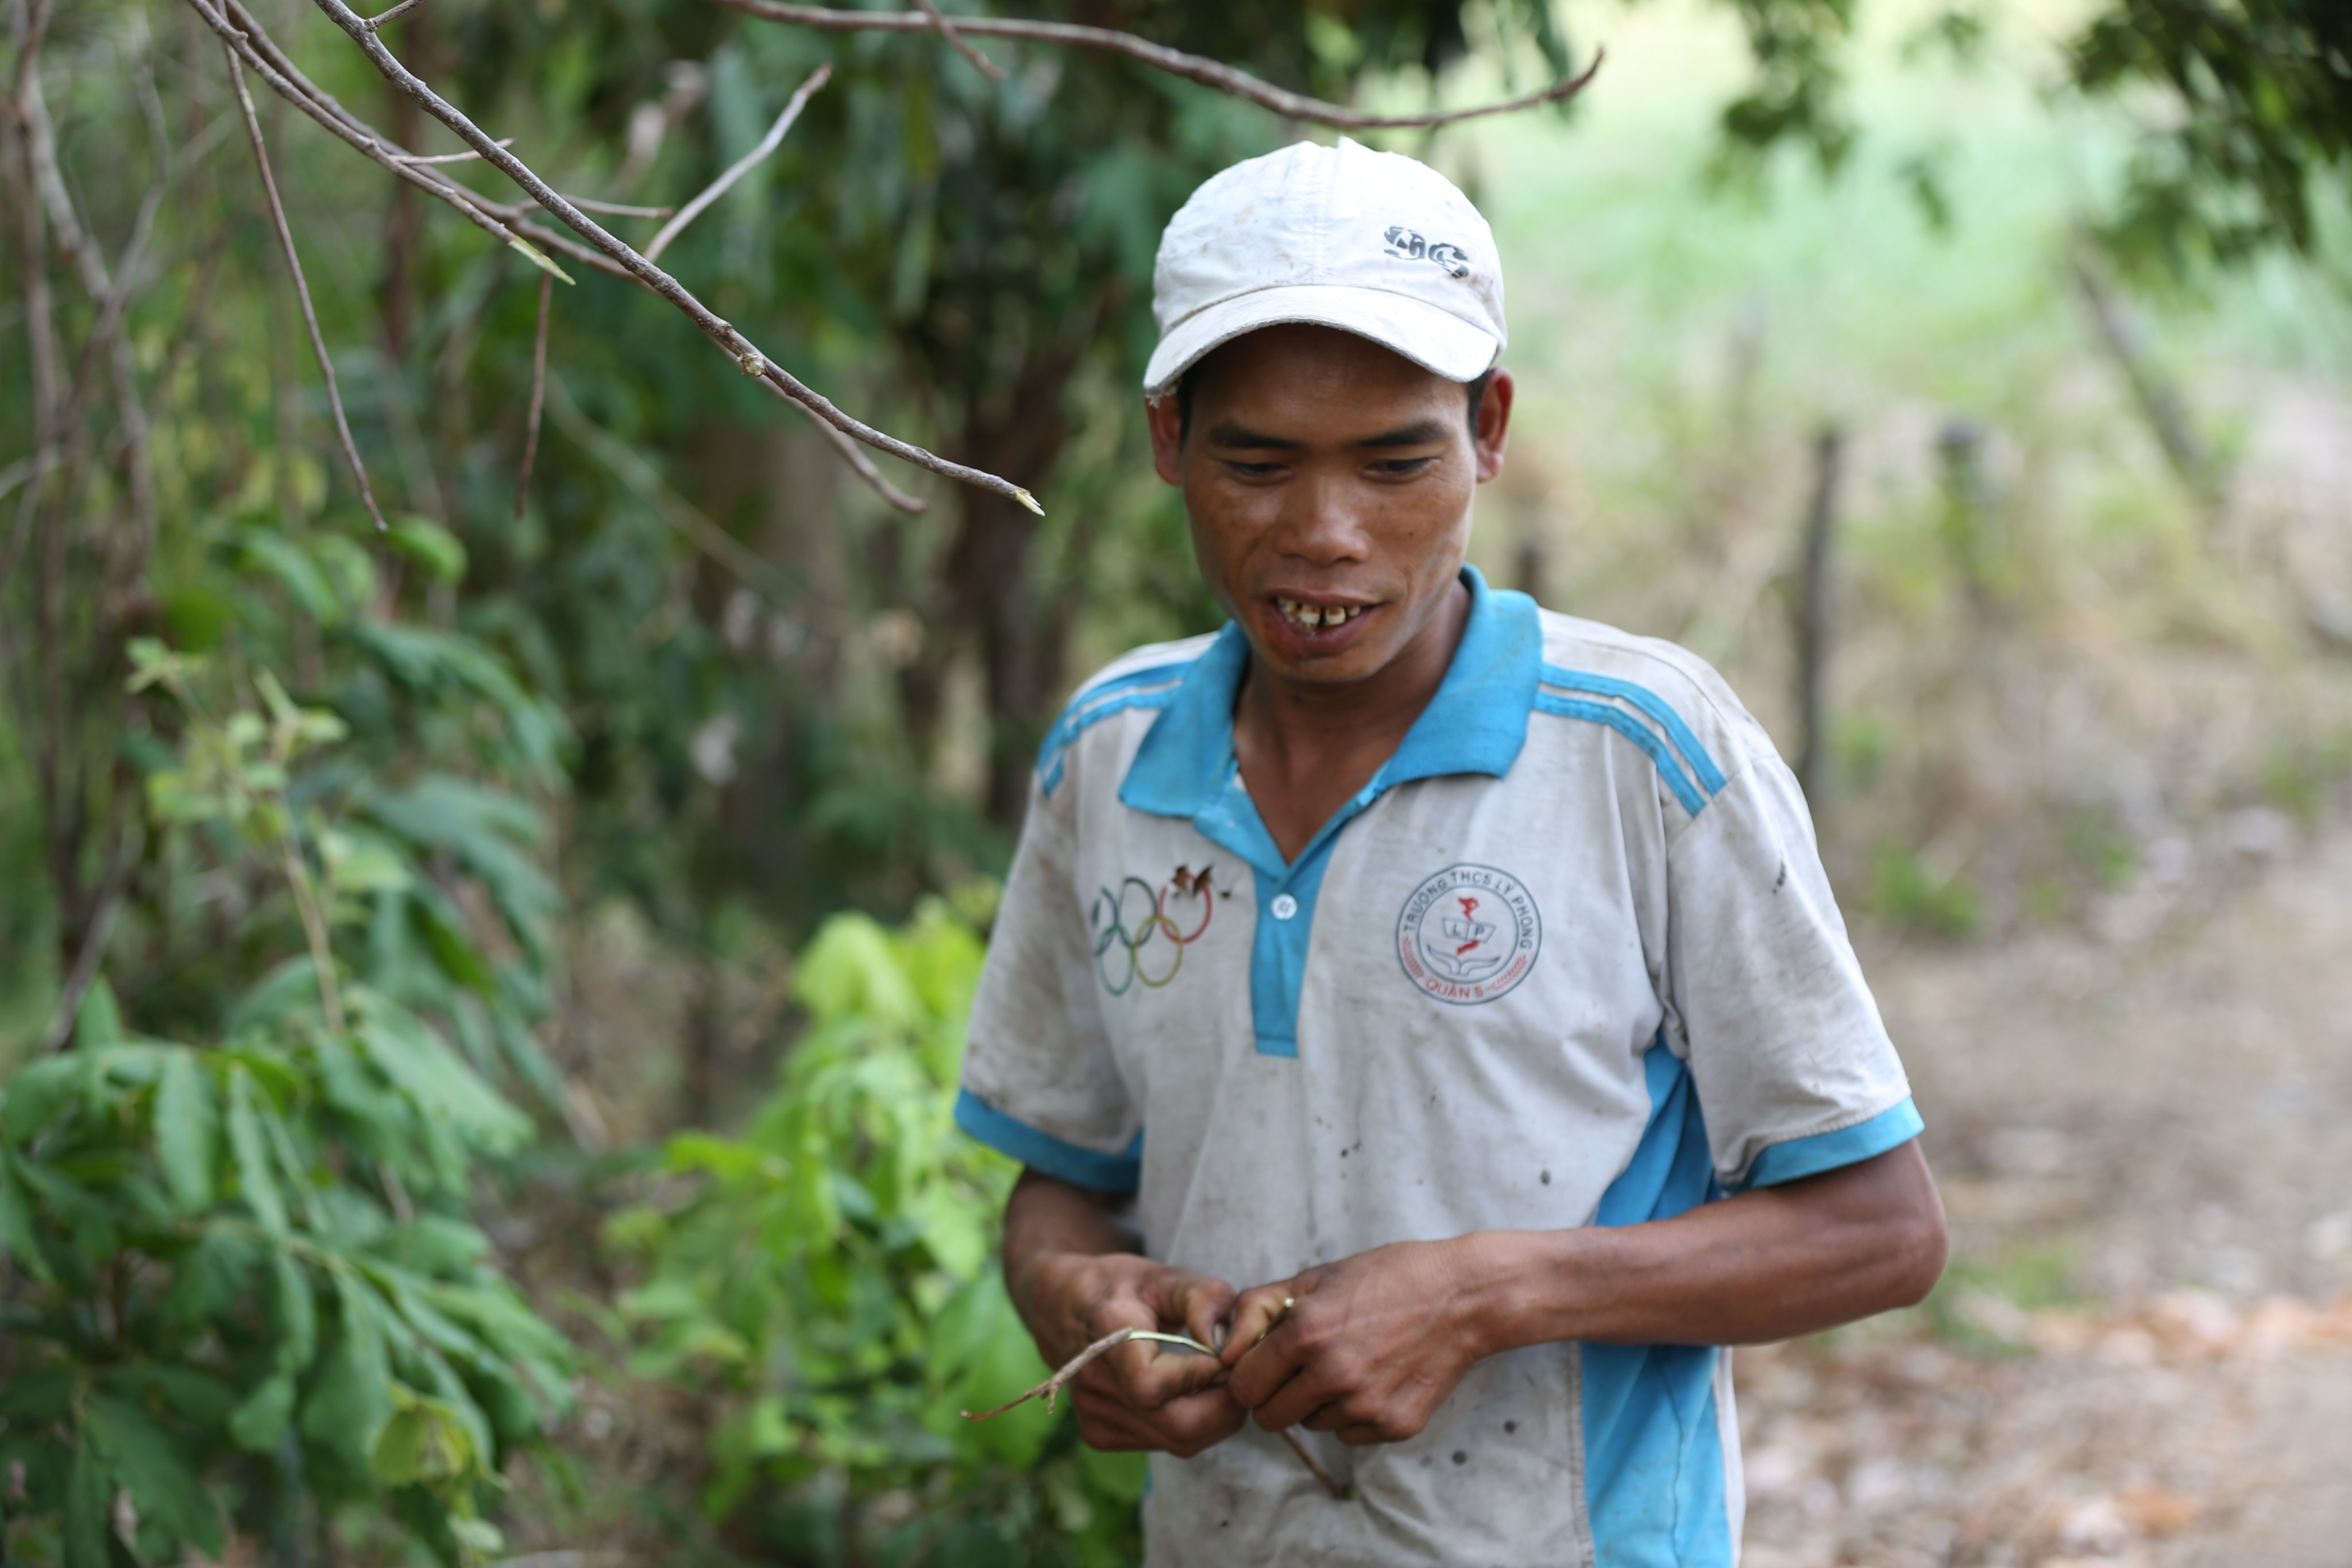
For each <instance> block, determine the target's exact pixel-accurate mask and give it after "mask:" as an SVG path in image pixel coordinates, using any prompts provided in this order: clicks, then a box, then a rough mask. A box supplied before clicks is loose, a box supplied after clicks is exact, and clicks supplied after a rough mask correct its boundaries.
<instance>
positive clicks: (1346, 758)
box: [1234, 580, 1470, 860]
mask: <svg viewBox="0 0 2352 1568" xmlns="http://www.w3.org/2000/svg"><path fill="white" fill-rule="evenodd" d="M1469 621H1470V590H1469V589H1468V587H1466V586H1465V584H1462V583H1461V582H1459V581H1458V580H1457V581H1456V582H1455V583H1454V586H1453V588H1452V590H1451V591H1450V592H1449V593H1448V594H1447V595H1446V598H1445V601H1444V605H1442V606H1441V607H1440V608H1439V610H1438V612H1437V613H1436V614H1435V615H1434V616H1431V617H1430V619H1429V624H1428V625H1426V626H1423V627H1422V628H1421V629H1420V630H1419V631H1418V632H1416V633H1414V635H1413V637H1412V639H1411V640H1410V641H1408V642H1407V643H1406V644H1405V646H1404V647H1402V648H1401V649H1399V650H1398V652H1397V656H1396V657H1395V658H1392V659H1391V660H1389V662H1388V663H1387V664H1385V665H1383V666H1381V668H1380V669H1378V670H1377V671H1375V672H1374V673H1373V674H1371V675H1370V676H1368V677H1366V678H1365V679H1362V680H1359V681H1355V682H1352V683H1349V684H1348V685H1345V686H1330V685H1324V684H1320V683H1317V682H1310V681H1295V680H1287V679H1284V678H1283V677H1281V676H1279V675H1277V674H1275V673H1273V672H1272V671H1269V670H1268V669H1267V668H1266V667H1265V661H1264V660H1263V659H1261V658H1258V657H1257V656H1256V655H1255V653H1253V654H1252V655H1251V656H1250V667H1249V673H1248V675H1247V676H1246V677H1245V678H1244V679H1243V681H1242V689H1241V693H1240V696H1239V697H1238V698H1237V699H1236V700H1235V702H1234V754H1235V755H1236V757H1237V758H1238V759H1239V761H1240V763H1241V771H1242V782H1243V784H1244V785H1246V786H1247V787H1248V789H1249V792H1250V798H1251V800H1252V802H1253V803H1254V804H1255V805H1256V806H1257V810H1258V816H1259V817H1260V818H1261V819H1263V820H1264V822H1265V826H1266V829H1267V831H1268V832H1270V833H1271V834H1273V836H1274V841H1275V845H1276V847H1278V848H1279V849H1280V850H1281V851H1282V855H1283V858H1285V859H1286V860H1295V859H1297V858H1298V854H1299V851H1301V850H1303V849H1304V848H1306V847H1307V844H1308V842H1309V841H1311V840H1312V839H1313V838H1314V837H1315V834H1316V832H1317V830H1318V829H1319V828H1320V827H1321V826H1323V824H1324V823H1325V822H1326V821H1327V820H1328V819H1329V817H1330V816H1331V814H1332V813H1333V812H1335V811H1337V810H1338V809H1339V807H1340V806H1341V805H1343V804H1345V803H1346V802H1347V800H1348V799H1349V796H1351V795H1354V794H1355V793H1356V792H1357V791H1358V790H1360V789H1361V788H1363V787H1364V785H1365V784H1367V783H1369V782H1370V779H1371V777H1372V775H1373V774H1374V773H1378V772H1380V770H1381V765H1382V764H1383V763H1387V761H1388V760H1389V759H1390V758H1391V757H1392V756H1394V755H1396V752H1397V748H1398V747H1399V746H1401V745H1402V744H1403V743H1404V738H1405V735H1406V734H1407V733H1408V732H1409V731H1411V730H1412V726H1413V721H1415V720H1417V719H1419V718H1420V717H1421V715H1422V711H1423V710H1424V709H1426V708H1427V707H1428V706H1429V703H1430V700H1431V699H1432V698H1433V697H1435V696H1436V695H1437V689H1438V687H1439V686H1440V685H1441V684H1443V683H1444V679H1445V672H1446V669H1447V668H1449V667H1450V666H1451V665H1452V664H1453V662H1454V649H1455V648H1457V647H1460V646H1461V642H1462V634H1463V630H1464V628H1465V626H1468V625H1469Z"/></svg>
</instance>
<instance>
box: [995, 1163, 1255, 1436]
mask: <svg viewBox="0 0 2352 1568" xmlns="http://www.w3.org/2000/svg"><path fill="white" fill-rule="evenodd" d="M1116 1205H1117V1200H1116V1199H1114V1198H1110V1197H1107V1196H1105V1195H1104V1194H1099V1193H1094V1192H1089V1191H1088V1190H1087V1189H1086V1188H1084V1187H1078V1186H1073V1185H1072V1184H1069V1183H1067V1182H1063V1181H1057V1180H1056V1179H1055V1178H1054V1177H1052V1176H1048V1175H1045V1174H1044V1173H1042V1172H1038V1171H1026V1172H1024V1173H1022V1176H1021V1180H1020V1181H1019V1182H1018V1183H1016V1184H1014V1186H1013V1198H1012V1201H1011V1202H1010V1203H1008V1204H1007V1205H1005V1208H1004V1281H1005V1284H1006V1286H1007V1287H1008V1288H1010V1289H1011V1290H1012V1292H1013V1307H1014V1308H1015V1309H1016V1310H1018V1311H1019V1312H1020V1314H1021V1320H1022V1321H1024V1322H1025V1323H1027V1324H1028V1325H1029V1332H1030V1335H1031V1336H1032V1337H1033V1338H1034V1339H1035V1340H1036V1342H1037V1350H1038V1352H1039V1353H1040V1354H1042V1355H1044V1356H1045V1360H1046V1361H1047V1362H1048V1363H1051V1364H1053V1365H1055V1366H1060V1365H1062V1364H1063V1363H1066V1362H1067V1361H1068V1360H1069V1359H1070V1358H1071V1357H1072V1356H1075V1355H1076V1354H1077V1353H1078V1352H1080V1351H1082V1350H1084V1349H1086V1348H1087V1346H1088V1345H1090V1344H1092V1343H1094V1342H1096V1341H1097V1340H1098V1339H1101V1338H1102V1337H1103V1336H1104V1335H1106V1334H1110V1333H1116V1332H1118V1331H1119V1330H1121V1329H1156V1330H1158V1331H1160V1332H1162V1333H1184V1334H1190V1335H1191V1336H1192V1338H1194V1339H1196V1340H1198V1341H1200V1342H1202V1344H1204V1345H1214V1344H1221V1343H1223V1339H1224V1323H1225V1321H1226V1319H1227V1318H1228V1317H1229V1316H1230V1315H1231V1314H1232V1312H1233V1306H1234V1288H1233V1287H1232V1286H1230V1285H1228V1284H1226V1283H1225V1282H1224V1281H1223V1280H1222V1279H1209V1278H1207V1277H1206V1276H1203V1275H1199V1274H1188V1273H1186V1272H1184V1271H1183V1270H1182V1269H1181V1268H1170V1267H1168V1266H1167V1265H1166V1264H1164V1263H1154V1262H1153V1261H1151V1260H1150V1258H1139V1257H1137V1256H1136V1255H1135V1253H1134V1252H1133V1251H1132V1250H1130V1248H1131V1247H1132V1246H1133V1243H1132V1241H1131V1239H1130V1238H1129V1237H1127V1236H1126V1235H1124V1234H1122V1232H1121V1231H1120V1230H1119V1228H1118V1226H1117V1225H1116V1224H1114V1223H1113V1220H1112V1215H1113V1213H1114V1211H1115V1208H1116ZM1224 1383H1225V1367H1224V1363H1223V1362H1222V1361H1220V1360H1218V1359H1217V1358H1216V1357H1215V1356H1211V1355H1202V1354H1200V1353H1199V1352H1195V1351H1188V1350H1185V1349H1182V1348H1181V1347H1180V1346H1177V1345H1163V1344H1155V1343H1152V1342H1150V1341H1144V1342H1138V1343H1130V1344H1124V1345H1121V1346H1119V1347H1118V1349H1117V1350H1115V1351H1112V1352H1110V1353H1109V1354H1108V1355H1106V1356H1102V1357H1099V1358H1097V1360H1096V1361H1095V1362H1094V1363H1093V1364H1091V1365H1089V1366H1088V1367H1087V1369H1086V1370H1085V1371H1083V1372H1081V1373H1078V1375H1077V1378H1076V1381H1075V1382H1074V1383H1073V1384H1071V1385H1070V1392H1071V1403H1072V1404H1073V1405H1076V1408H1077V1412H1078V1432H1079V1434H1080V1435H1081V1436H1084V1437H1085V1438H1086V1440H1087V1442H1088V1443H1089V1444H1091V1445H1093V1446H1094V1447H1097V1448H1150V1449H1157V1450H1160V1451H1161V1452H1163V1453H1170V1454H1174V1455H1177V1456H1178V1457H1180V1458H1188V1459H1189V1458H1192V1456H1193V1455H1195V1454H1197V1453H1199V1452H1200V1451H1201V1450H1202V1449H1203V1448H1206V1447H1209V1446H1211V1445H1212V1444H1214V1443H1222V1442H1223V1441H1224V1440H1225V1439H1226V1438H1228V1437H1230V1436H1233V1435H1234V1433H1236V1432H1238V1431H1240V1430H1241V1428H1242V1423H1243V1422H1244V1421H1245V1420H1247V1419H1248V1418H1249V1413H1248V1412H1247V1411H1245V1410H1244V1409H1243V1408H1242V1407H1241V1406H1240V1405H1236V1404H1234V1396H1233V1395H1232V1394H1228V1393H1227V1392H1225V1387H1224Z"/></svg>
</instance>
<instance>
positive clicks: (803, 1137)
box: [610, 900, 1143, 1564]
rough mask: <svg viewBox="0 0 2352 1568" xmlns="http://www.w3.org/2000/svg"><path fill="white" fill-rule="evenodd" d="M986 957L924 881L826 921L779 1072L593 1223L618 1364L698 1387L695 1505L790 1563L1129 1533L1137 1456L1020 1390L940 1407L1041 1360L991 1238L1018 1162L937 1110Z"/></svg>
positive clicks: (1000, 1388)
mask: <svg viewBox="0 0 2352 1568" xmlns="http://www.w3.org/2000/svg"><path fill="white" fill-rule="evenodd" d="M981 954H982V945H981V940H980V937H979V936H978V934H977V933H976V931H975V930H974V922H973V921H971V920H970V919H969V918H967V917H966V916H963V915H959V914H958V913H956V912H955V911H954V910H953V909H951V908H950V905H949V904H948V903H947V902H945V901H943V900H928V901H926V902H925V903H924V904H923V905H922V907H921V908H920V910H919V912H918V913H917V914H916V916H915V918H914V919H913V920H912V921H910V922H908V924H907V925H906V926H905V927H903V928H901V929H899V930H897V931H890V930H887V929H885V928H884V927H882V926H881V925H879V924H877V923H876V922H875V921H871V920H869V919H867V918H866V917H865V916H862V915H841V916H836V917H835V919H833V920H831V921H827V922H826V923H825V924H824V926H823V927H822V928H821V929H820V930H819V931H818V932H817V934H816V936H815V938H814V941H813V942H811V943H810V944H809V946H808V948H807V951H806V952H805V953H804V954H803V958H802V961H801V964H800V968H799V971H798V973H797V975H796V994H797V996H798V999H799V1001H800V1003H801V1005H803V1007H804V1008H805V1009H806V1010H807V1013H808V1015H809V1027H808V1030H807V1032H806V1034H805V1035H804V1036H803V1037H802V1039H801V1041H800V1043H799V1045H798V1046H797V1047H794V1049H793V1054H792V1055H791V1056H790V1057H789V1058H787V1059H786V1061H785V1063H784V1066H783V1068H782V1072H781V1075H780V1079H779V1082H778V1083H777V1086H776V1089H775V1091H774V1093H773V1094H772V1096H771V1097H770V1098H769V1099H768V1100H766V1101H765V1102H764V1103H763V1104H761V1106H760V1107H759V1108H758V1109H757V1110H755V1111H754V1112H753V1113H752V1116H751V1121H750V1123H749V1125H748V1127H747V1129H746V1131H744V1133H743V1135H742V1136H741V1137H740V1138H720V1137H715V1136H712V1135H710V1134H709V1133H703V1132H693V1133H687V1134H684V1135H681V1136H679V1137H677V1138H674V1139H672V1140H671V1141H670V1142H669V1144H668V1147H667V1152H666V1155H665V1158H664V1162H663V1169H664V1171H665V1172H666V1173H667V1175H668V1176H670V1177H672V1178H675V1180H676V1182H677V1183H678V1184H681V1185H678V1186H677V1187H675V1188H673V1190H672V1193H671V1196H670V1198H669V1201H661V1200H660V1199H659V1198H656V1200H655V1201H652V1202H648V1203H646V1204H645V1205H639V1206H637V1207H635V1208H632V1209H627V1210H625V1211H623V1212H622V1213H620V1214H618V1215H615V1216H614V1219H613V1220H612V1221H611V1222H610V1235H611V1236H612V1237H613V1239H614V1241H615V1242H616V1243H617V1244H618V1245H620V1246H621V1247H624V1248H625V1249H626V1250H628V1251H630V1252H632V1253H633V1254H635V1256H636V1257H637V1258H640V1259H641V1260H642V1264H643V1268H644V1270H645V1272H644V1276H643V1279H642V1281H641V1282H640V1283H639V1284H638V1285H637V1286H636V1287H635V1289H632V1290H631V1291H629V1292H628V1293H627V1295H626V1296H625V1298H624V1299H623V1300H622V1301H621V1303H620V1311H621V1316H622V1321H623V1322H624V1323H625V1325H626V1328H627V1331H629V1332H630V1333H632V1334H633V1335H634V1338H635V1345H636V1349H635V1357H634V1363H633V1366H634V1370H635V1372H637V1373H639V1374H641V1375H645V1376H649V1377H655V1378H664V1379H673V1380H677V1381H678V1382H680V1383H682V1384H686V1385H688V1386H689V1387H692V1388H695V1389H697V1390H704V1391H708V1390H711V1389H716V1390H717V1391H718V1393H717V1399H718V1401H719V1405H720V1407H721V1411H722V1414H721V1415H720V1418H719V1422H718V1424H717V1426H716V1427H715V1429H714V1430H713V1433H712V1436H711V1439H710V1457H711V1461H712V1472H711V1479H710V1481H709V1486H708V1487H707V1489H706V1490H705V1493H704V1498H703V1501H704V1505H705V1507H706V1509H707V1510H709V1513H710V1514H711V1515H713V1516H714V1517H715V1518H718V1519H720V1520H722V1521H728V1522H729V1524H730V1527H732V1529H734V1530H736V1531H750V1532H751V1533H753V1534H756V1535H757V1536H758V1537H760V1538H761V1540H762V1541H764V1542H768V1543H770V1544H772V1545H773V1546H775V1547H777V1548H780V1549H782V1550H783V1551H784V1552H788V1553H790V1554H792V1555H793V1558H794V1560H809V1561H817V1562H853V1561H854V1562H874V1561H881V1562H911V1561H913V1560H914V1559H915V1558H917V1557H921V1558H922V1559H923V1560H924V1561H925V1562H929V1563H949V1564H952V1563H1039V1564H1044V1563H1086V1564H1108V1563H1119V1562H1128V1561H1132V1560H1133V1559H1134V1557H1135V1556H1136V1555H1137V1550H1136V1547H1137V1537H1136V1526H1135V1518H1134V1512H1135V1510H1134V1505H1135V1502H1136V1500H1137V1499H1138V1498H1139V1497H1140V1495H1141V1492H1142V1483H1143V1466H1142V1462H1141V1459H1140V1458H1139V1456H1112V1455H1105V1454H1098V1453H1095V1452H1094V1451H1092V1450H1090V1449H1087V1448H1084V1447H1081V1446H1080V1445H1079V1444H1078V1442H1077V1437H1076V1426H1075V1424H1074V1423H1072V1422H1070V1421H1069V1420H1067V1419H1066V1414H1065V1416H1064V1417H1063V1418H1059V1419H1057V1418H1056V1417H1055V1416H1054V1415H1049V1414H1048V1413H1047V1412H1046V1411H1045V1409H1044V1408H1043V1407H1042V1405H1026V1406H1024V1407H1023V1408H1021V1409H1019V1410H1016V1411H1013V1412H1012V1413H1010V1414H1008V1415H1003V1416H1001V1417H999V1418H997V1419H996V1420H994V1421H991V1422H988V1423H985V1424H975V1423H971V1422H967V1421H965V1420H963V1419H961V1416H959V1415H958V1414H957V1412H958V1411H959V1410H970V1409H987V1408H990V1407H992V1406H994V1405H999V1404H1001V1403H1003V1401H1005V1400H1006V1399H1009V1398H1011V1397H1012V1396H1013V1394H1018V1393H1019V1392H1020V1391H1021V1390H1023V1389H1024V1388H1026V1387H1028V1386H1029V1385H1030V1384H1034V1383H1036V1382H1038V1381H1039V1380H1041V1379H1042V1378H1044V1377H1045V1372H1046V1369H1045V1365H1044V1364H1043V1363H1041V1362H1040V1361H1039V1360H1038V1358H1037V1353H1036V1351H1035V1349H1034V1346H1033V1345H1032V1344H1031V1342H1030V1340H1029V1336H1028V1333H1027V1331H1025V1330H1024V1328H1023V1327H1022V1325H1021V1322H1020V1320H1019V1319H1018V1318H1017V1317H1016V1316H1015V1315H1014V1313H1013V1307H1012V1303H1011V1301H1010V1300H1008V1299H1007V1297H1006V1295H1005V1291H1004V1286H1003V1279H1002V1277H1001V1275H1000V1273H999V1270H998V1269H997V1268H996V1267H995V1264H994V1261H993V1258H992V1253H993V1247H992V1224H993V1221H994V1216H995V1215H998V1214H999V1213H1001V1212H1002V1210H1003V1202H1004V1198H1005V1195H1006V1194H1007V1193H1008V1192H1009V1191H1010V1190H1011V1187H1012V1184H1013V1176H1014V1175H1015V1174H1016V1173H1017V1171H1016V1167H1015V1166H1013V1163H1011V1162H1009V1161H1007V1160H1005V1159H1004V1158H1003V1157H1002V1156H1000V1155H998V1154H996V1153H994V1152H991V1151H990V1150H988V1149H985V1148H983V1147H982V1146H981V1145H979V1144H977V1143H975V1142H971V1140H970V1139H967V1138H965V1137H964V1136H963V1135H962V1134H961V1133H960V1132H959V1131H956V1129H955V1127H954V1124H953V1121H952V1118H951V1110H952V1098H953V1094H954V1085H955V1081H956V1068H957V1063H958V1061H959V1059H960V1058H961V1054H962V1045H963V1025H964V1018H965V1015H966V1013H967V1012H968V1011H969V1008H970V1005H971V992H972V987H973V985H974V984H975V982H976V981H977V979H978V977H979V973H980V963H981Z"/></svg>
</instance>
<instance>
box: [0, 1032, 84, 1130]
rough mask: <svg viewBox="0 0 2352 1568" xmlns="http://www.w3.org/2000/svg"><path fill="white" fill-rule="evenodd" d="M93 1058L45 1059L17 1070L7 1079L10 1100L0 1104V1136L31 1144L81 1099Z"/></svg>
mask: <svg viewBox="0 0 2352 1568" xmlns="http://www.w3.org/2000/svg"><path fill="white" fill-rule="evenodd" d="M92 1065H93V1064H92V1063H91V1061H90V1058H88V1057H85V1056H83V1055H82V1054H81V1053H80V1052H79V1051H69V1052H68V1053H67V1054H65V1055H63V1056H55V1057H43V1058H41V1059H40V1060H38V1061H36V1062H32V1063H29V1064H27V1065H26V1066H24V1067H21V1068H17V1069H16V1074H15V1076H14V1077H12V1078H10V1079H8V1085H7V1091H8V1098H7V1099H6V1100H5V1101H0V1136H5V1137H6V1138H7V1140H8V1142H11V1143H28V1142H32V1139H33V1135H34V1134H35V1133H37V1132H39V1131H41V1130H42V1129H43V1128H45V1127H47V1125H48V1124H49V1123H50V1122H52V1121H56V1120H57V1116H58V1111H60V1110H64V1109H65V1108H66V1107H67V1106H68V1105H69V1104H71V1103H72V1102H73V1101H74V1100H77V1099H79V1098H80V1096H81V1094H82V1092H83V1090H84V1089H86V1088H87V1087H88V1086H89V1080H90V1079H91V1078H92V1076H93V1075H92V1073H91V1071H90V1068H91V1067H92Z"/></svg>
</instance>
